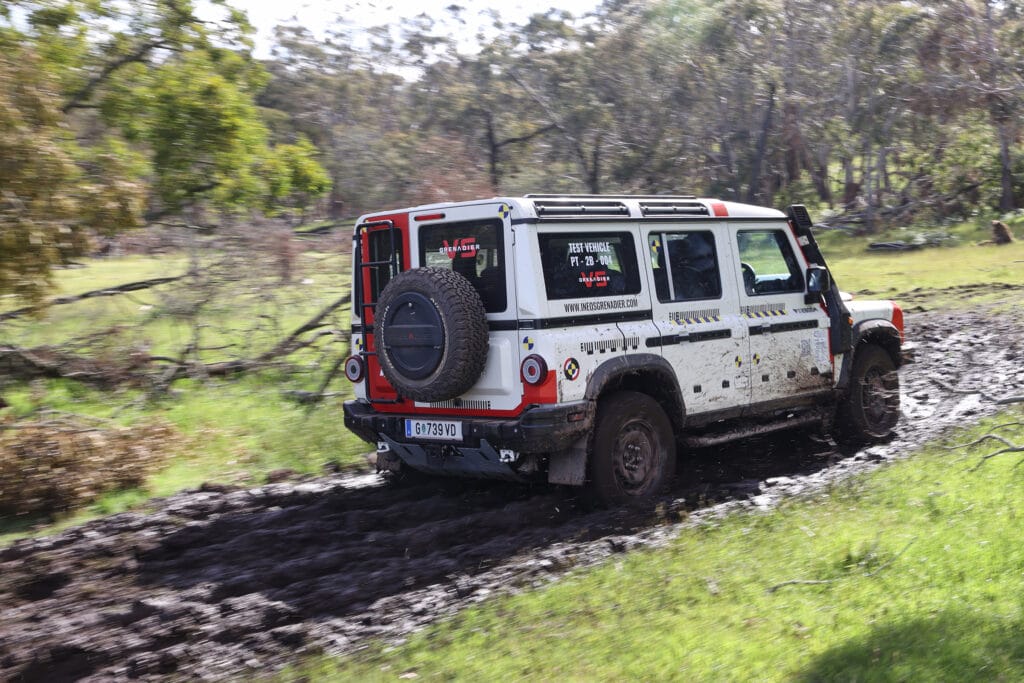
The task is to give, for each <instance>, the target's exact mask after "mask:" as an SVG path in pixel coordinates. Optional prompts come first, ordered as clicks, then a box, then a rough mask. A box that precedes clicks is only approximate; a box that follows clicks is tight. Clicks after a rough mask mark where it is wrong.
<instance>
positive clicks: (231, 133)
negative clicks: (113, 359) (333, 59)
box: [0, 0, 327, 302]
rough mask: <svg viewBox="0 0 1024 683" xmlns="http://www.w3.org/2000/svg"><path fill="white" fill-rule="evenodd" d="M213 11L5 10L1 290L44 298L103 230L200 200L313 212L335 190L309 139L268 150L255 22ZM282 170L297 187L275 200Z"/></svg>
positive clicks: (129, 7) (107, 1)
mask: <svg viewBox="0 0 1024 683" xmlns="http://www.w3.org/2000/svg"><path fill="white" fill-rule="evenodd" d="M212 4H213V5H215V6H219V7H220V8H222V10H223V16H222V18H221V19H218V20H201V19H199V18H198V17H197V15H196V13H195V8H194V5H193V3H192V2H191V0H146V1H144V2H132V3H122V2H116V1H115V0H14V2H12V3H9V4H8V5H6V6H5V7H4V8H3V9H4V11H3V12H0V52H3V58H2V68H0V86H2V90H3V92H2V93H0V104H2V106H3V113H2V114H0V116H2V117H3V120H2V124H3V126H4V133H5V134H4V139H3V140H0V149H2V150H3V151H4V155H3V158H4V163H3V164H0V166H2V168H0V180H2V181H3V198H2V202H3V206H2V212H3V222H4V226H5V228H6V229H5V231H4V236H3V238H2V239H4V240H5V243H4V246H5V249H4V250H3V252H2V253H0V271H2V272H3V273H4V275H3V276H0V294H2V293H14V294H16V295H18V296H20V297H23V298H26V299H29V300H31V301H35V302H38V301H39V300H40V298H41V296H42V294H43V293H44V292H45V290H46V287H47V286H48V283H49V268H50V267H51V266H52V265H53V264H54V263H55V262H57V260H58V259H59V258H61V257H67V256H68V255H70V254H73V253H78V252H80V251H81V250H82V249H83V248H84V247H85V246H86V244H87V236H88V235H89V234H92V233H101V234H113V233H115V232H117V231H120V230H123V229H126V228H130V227H136V226H139V225H141V224H142V222H143V220H144V218H155V217H157V216H161V215H165V214H167V213H174V212H179V211H182V210H183V209H185V208H187V207H188V206H190V205H193V204H196V203H200V202H203V203H209V204H211V205H212V206H214V207H215V208H217V209H219V210H237V209H245V208H256V207H264V206H267V205H269V204H273V202H274V201H275V200H278V199H283V200H286V201H288V202H292V203H298V204H302V205H307V204H308V203H309V201H311V199H312V198H313V197H315V196H317V195H319V194H322V193H324V192H326V189H327V188H326V185H325V184H324V182H323V177H322V174H320V172H319V169H318V167H317V162H316V160H315V155H312V154H311V153H310V150H309V149H308V148H307V147H306V146H304V145H303V144H301V143H300V144H294V145H291V146H286V147H283V148H282V149H280V150H272V148H271V147H270V146H269V144H268V141H267V138H268V133H267V129H266V126H265V124H264V123H263V121H262V118H261V115H260V111H259V109H258V108H257V107H256V106H255V104H254V102H253V98H254V95H255V93H256V92H258V91H259V89H261V88H262V87H263V86H264V85H265V83H266V78H267V76H266V72H265V71H264V70H263V69H262V68H261V67H260V65H259V64H258V63H256V62H255V61H254V60H253V59H252V57H251V55H250V50H251V47H252V42H251V39H250V38H249V35H250V34H251V32H252V27H251V26H249V24H248V22H247V20H246V19H245V15H244V14H242V13H240V12H238V11H237V10H233V9H231V8H230V7H228V6H227V5H226V4H224V2H223V0H213V2H212ZM12 6H13V8H14V10H15V11H14V12H13V13H12V12H11V11H10V7H12ZM290 155H295V156H296V158H295V159H292V158H290ZM271 157H274V158H276V159H278V160H279V161H281V162H282V163H280V164H266V163H264V162H265V160H267V159H269V158H271ZM277 170H279V171H280V172H281V173H283V174H285V175H286V176H288V177H287V185H288V187H289V188H295V192H296V193H297V194H293V193H291V191H290V190H289V192H287V193H284V194H278V193H275V190H274V189H273V188H274V187H280V186H281V183H282V182H283V181H282V179H279V178H275V177H273V173H274V172H276V171H277ZM300 195H301V196H300ZM147 206H148V208H149V211H148V212H147Z"/></svg>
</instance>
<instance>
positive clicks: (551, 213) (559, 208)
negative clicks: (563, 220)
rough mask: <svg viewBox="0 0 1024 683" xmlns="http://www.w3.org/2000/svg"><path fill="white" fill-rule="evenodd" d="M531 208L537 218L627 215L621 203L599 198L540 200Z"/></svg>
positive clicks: (627, 212)
mask: <svg viewBox="0 0 1024 683" xmlns="http://www.w3.org/2000/svg"><path fill="white" fill-rule="evenodd" d="M533 208H534V209H535V210H536V211H537V217H538V218H554V217H570V216H574V217H581V216H603V217H618V216H628V215H629V207H627V206H626V205H625V204H623V203H622V202H618V201H607V198H606V197H601V200H597V199H596V198H592V197H591V196H587V197H582V196H580V197H572V198H569V197H558V198H557V199H555V198H552V199H542V200H539V201H534V203H533Z"/></svg>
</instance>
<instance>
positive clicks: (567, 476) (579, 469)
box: [548, 435, 589, 486]
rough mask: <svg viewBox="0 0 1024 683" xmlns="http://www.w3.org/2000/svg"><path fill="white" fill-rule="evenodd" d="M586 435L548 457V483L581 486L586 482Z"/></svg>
mask: <svg viewBox="0 0 1024 683" xmlns="http://www.w3.org/2000/svg"><path fill="white" fill-rule="evenodd" d="M588 436H589V435H588ZM588 436H583V437H580V438H579V439H577V440H576V442H575V443H574V444H573V445H572V446H570V447H569V448H567V449H566V450H564V451H561V452H559V453H555V454H553V455H552V456H551V457H550V458H549V459H548V482H549V483H551V484H568V485H569V486H583V484H585V483H586V481H587V440H588Z"/></svg>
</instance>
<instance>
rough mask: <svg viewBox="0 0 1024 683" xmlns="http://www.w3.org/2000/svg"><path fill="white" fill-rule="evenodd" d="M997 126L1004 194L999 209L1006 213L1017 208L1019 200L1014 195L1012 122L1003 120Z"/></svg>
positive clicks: (1001, 196) (1000, 199) (1001, 195)
mask: <svg viewBox="0 0 1024 683" xmlns="http://www.w3.org/2000/svg"><path fill="white" fill-rule="evenodd" d="M996 128H997V130H998V131H999V162H1000V166H1002V194H1000V196H999V210H1000V211H1002V212H1003V213H1006V212H1007V211H1013V210H1014V209H1016V208H1017V202H1016V199H1015V198H1014V196H1013V159H1012V157H1011V156H1010V144H1011V143H1012V134H1011V132H1010V122H1009V121H1003V122H1001V123H999V124H997V125H996Z"/></svg>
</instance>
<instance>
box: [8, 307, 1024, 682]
mask: <svg viewBox="0 0 1024 683" xmlns="http://www.w3.org/2000/svg"><path fill="white" fill-rule="evenodd" d="M908 332H909V336H910V337H911V338H913V339H914V340H915V341H917V342H918V344H919V345H920V348H919V362H918V363H916V364H915V365H911V366H908V367H906V368H905V369H904V370H903V371H901V373H902V377H903V386H904V412H905V418H904V420H903V422H902V423H901V426H900V433H899V435H898V437H897V438H896V439H894V440H893V441H892V442H890V443H888V444H885V445H882V446H874V447H872V448H869V449H866V450H864V451H861V452H858V453H846V454H844V453H839V452H837V451H835V450H834V449H833V448H831V447H830V445H829V444H828V443H826V442H823V441H820V440H815V439H813V438H810V437H803V436H800V435H795V436H794V435H790V436H784V437H778V438H774V439H758V440H754V441H748V442H744V443H743V444H741V445H739V446H736V447H734V448H732V449H731V450H729V451H728V452H723V451H722V449H717V450H715V451H714V452H710V451H709V452H706V453H702V452H695V453H693V454H691V455H692V457H690V458H688V459H687V460H686V461H685V462H684V463H681V465H680V477H679V482H680V483H679V484H678V485H677V487H676V489H675V490H674V491H673V494H672V496H671V497H669V498H666V499H665V500H662V501H660V502H659V504H658V505H657V506H656V507H649V508H647V509H629V510H614V511H594V510H591V509H588V508H587V507H586V505H584V504H583V503H581V502H579V501H578V500H576V499H575V498H573V497H572V496H571V495H570V494H569V493H566V492H564V491H558V490H552V489H550V488H545V487H540V488H534V489H531V488H528V487H521V486H510V485H483V484H467V483H460V482H453V483H448V484H444V485H422V486H418V487H409V488H404V489H396V488H391V487H387V486H382V485H381V484H380V482H379V481H377V480H376V478H375V477H362V478H356V479H353V478H346V477H333V478H320V479H315V480H310V481H305V482H299V483H282V484H272V485H268V486H263V487H260V488H255V489H246V490H232V489H226V488H218V487H206V489H205V490H199V491H189V492H183V493H181V494H178V495H175V496H173V497H171V498H167V499H163V500H159V501H154V502H153V503H152V505H151V506H150V510H148V511H147V512H145V513H128V514H121V515H116V516H113V517H109V518H105V519H102V520H97V521H94V522H91V523H88V524H85V525H83V526H80V527H77V528H74V529H70V530H68V531H66V532H63V533H61V534H58V535H56V536H52V537H48V538H43V539H35V540H24V541H20V542H17V543H15V544H14V545H12V546H10V547H8V548H5V549H2V550H0V679H3V680H8V679H14V680H24V681H44V680H45V681H54V680H68V679H87V680H113V679H126V678H142V679H196V678H199V679H216V680H221V679H224V678H227V677H237V676H241V675H244V673H245V672H246V671H247V670H250V669H255V670H259V671H261V672H264V673H265V672H267V671H269V670H274V669H276V668H280V667H281V666H283V665H284V664H286V663H288V662H289V661H294V660H295V659H296V658H298V657H299V656H301V655H302V654H303V653H307V652H319V651H327V652H332V653H344V652H349V651H352V650H353V649H355V648H357V647H359V646H360V645H364V644H365V643H366V642H367V641H368V639H373V638H382V639H386V640H394V639H397V638H400V637H402V636H403V635H405V634H408V633H409V632H411V631H413V630H415V629H416V628H419V627H421V626H423V625H425V624H427V623H429V622H431V621H434V620H436V619H438V618H439V617H442V616H445V615H448V614H452V613H454V612H456V611H458V610H459V609H462V608H463V607H465V606H467V605H470V604H473V603H475V602H479V601H481V600H483V599H486V598H487V597H489V596H492V595H495V594H498V593H504V592H508V591H516V590H522V589H525V588H529V587H532V586H535V585H538V584H542V583H545V582H548V581H551V580H555V579H557V578H558V577H559V576H561V575H563V574H564V573H565V572H566V571H568V570H569V569H571V568H574V567H580V566H587V565H592V564H595V563H598V562H601V561H603V560H604V559H606V558H607V557H608V556H609V555H612V554H615V553H620V552H624V551H627V550H629V549H632V548H635V547H640V546H652V545H659V544H663V543H666V542H668V541H669V540H670V539H671V538H672V537H673V536H674V535H675V534H676V533H678V531H679V529H680V528H682V527H683V526H685V525H692V524H697V523H701V522H702V521H705V520H708V519H711V518H714V517H716V516H720V515H723V514H727V513H729V512H731V511H734V510H736V509H743V508H749V507H765V508H767V507H770V506H772V505H774V504H775V503H776V502H777V501H778V500H780V499H781V498H783V497H787V496H794V495H801V494H806V493H808V492H813V491H815V490H818V489H820V488H821V487H823V486H825V485H827V484H828V483H830V482H834V481H836V480H837V479H840V478H843V477H846V476H849V475H850V474H851V473H855V472H859V471H863V470H865V469H868V468H870V467H873V466H875V465H876V463H878V462H882V461H884V460H887V459H891V458H895V457H899V456H900V455H901V454H902V453H904V452H906V451H907V450H908V449H910V448H912V447H914V446H916V445H918V444H920V443H922V442H924V441H926V440H928V439H931V438H934V437H936V436H937V435H939V434H941V433H942V431H943V430H946V429H948V428H949V427H951V426H954V425H959V424H962V423H964V422H967V421H970V420H974V419H977V418H979V417H980V416H982V415H984V414H987V413H990V412H992V411H993V409H994V405H993V401H992V400H991V398H992V397H993V396H1005V395H1010V394H1021V393H1024V316H1022V315H1021V314H1014V315H1012V316H1009V315H1005V314H1003V315H1000V316H991V315H988V314H986V312H984V311H974V312H965V313H954V314H934V313H922V314H918V315H913V316H909V317H908ZM970 392H980V393H970Z"/></svg>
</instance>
